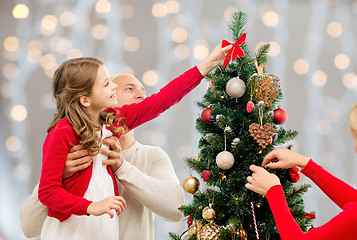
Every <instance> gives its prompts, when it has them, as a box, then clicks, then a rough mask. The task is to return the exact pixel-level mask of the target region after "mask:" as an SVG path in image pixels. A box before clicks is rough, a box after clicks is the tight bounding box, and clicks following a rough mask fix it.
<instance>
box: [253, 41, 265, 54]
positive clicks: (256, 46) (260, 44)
mask: <svg viewBox="0 0 357 240" xmlns="http://www.w3.org/2000/svg"><path fill="white" fill-rule="evenodd" d="M264 44H266V42H258V43H257V45H255V52H256V53H257V52H258V51H259V49H260V48H261V47H262V46H263V45H264Z"/></svg>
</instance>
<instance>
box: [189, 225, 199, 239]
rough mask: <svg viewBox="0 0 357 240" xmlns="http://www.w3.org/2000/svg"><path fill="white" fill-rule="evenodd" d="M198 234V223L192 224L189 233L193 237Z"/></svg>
mask: <svg viewBox="0 0 357 240" xmlns="http://www.w3.org/2000/svg"><path fill="white" fill-rule="evenodd" d="M196 234H197V226H196V224H192V225H190V226H189V228H188V235H190V236H191V237H193V236H195V235H196Z"/></svg>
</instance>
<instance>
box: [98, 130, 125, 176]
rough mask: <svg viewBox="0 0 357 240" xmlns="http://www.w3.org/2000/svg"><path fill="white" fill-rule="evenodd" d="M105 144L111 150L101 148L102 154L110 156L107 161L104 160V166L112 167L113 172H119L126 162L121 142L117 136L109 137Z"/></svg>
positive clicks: (104, 141)
mask: <svg viewBox="0 0 357 240" xmlns="http://www.w3.org/2000/svg"><path fill="white" fill-rule="evenodd" d="M103 143H104V144H107V145H109V146H110V148H111V150H109V149H105V148H101V149H100V153H102V154H104V155H106V156H108V159H107V160H103V161H102V163H103V165H110V167H111V169H112V171H113V172H115V171H116V170H118V169H119V168H120V167H121V165H122V164H123V162H124V158H123V155H122V151H121V146H120V143H119V140H118V138H117V137H115V136H111V137H107V138H105V139H104V140H103Z"/></svg>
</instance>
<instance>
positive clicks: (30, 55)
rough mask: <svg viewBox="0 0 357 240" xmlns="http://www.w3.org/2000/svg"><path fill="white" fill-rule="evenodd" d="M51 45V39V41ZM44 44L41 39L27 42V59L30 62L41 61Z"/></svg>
mask: <svg viewBox="0 0 357 240" xmlns="http://www.w3.org/2000/svg"><path fill="white" fill-rule="evenodd" d="M50 45H51V41H50ZM41 57H42V44H41V42H40V41H37V40H32V41H31V42H29V43H28V44H27V60H28V61H29V62H30V63H33V64H36V63H39V62H40V61H41Z"/></svg>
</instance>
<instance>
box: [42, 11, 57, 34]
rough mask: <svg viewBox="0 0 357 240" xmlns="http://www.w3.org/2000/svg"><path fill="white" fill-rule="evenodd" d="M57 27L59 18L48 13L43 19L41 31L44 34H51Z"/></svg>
mask: <svg viewBox="0 0 357 240" xmlns="http://www.w3.org/2000/svg"><path fill="white" fill-rule="evenodd" d="M56 27H57V18H56V17H55V16H53V15H46V16H44V17H43V18H42V21H41V32H42V34H43V35H46V36H48V35H51V34H53V33H54V32H55V30H56Z"/></svg>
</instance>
